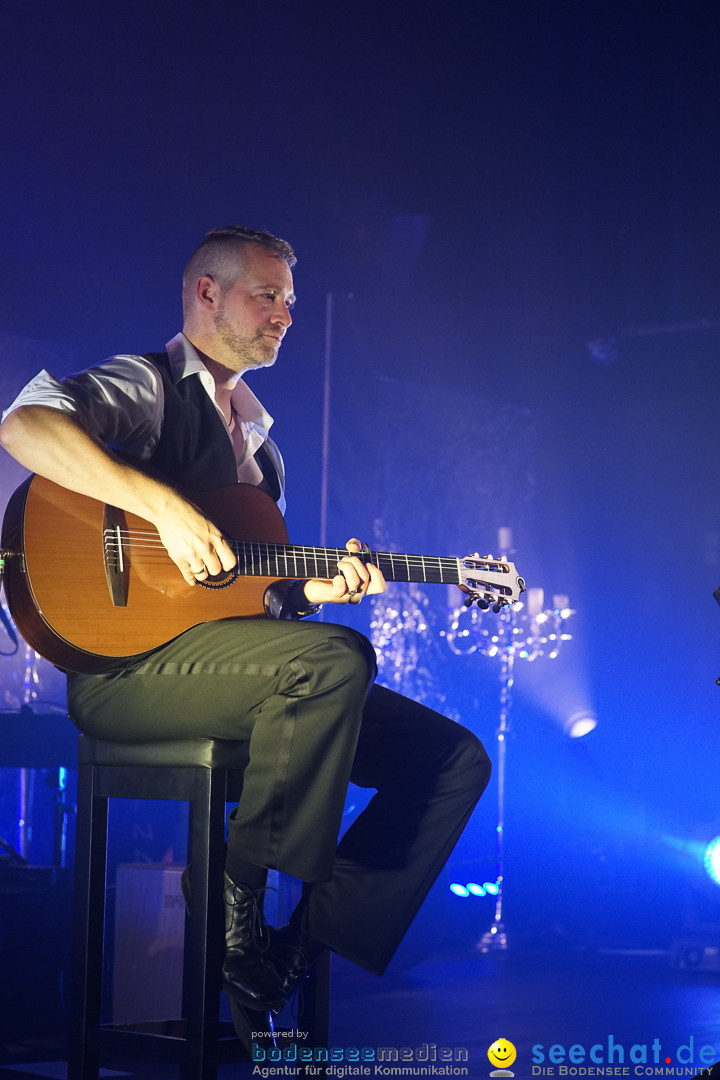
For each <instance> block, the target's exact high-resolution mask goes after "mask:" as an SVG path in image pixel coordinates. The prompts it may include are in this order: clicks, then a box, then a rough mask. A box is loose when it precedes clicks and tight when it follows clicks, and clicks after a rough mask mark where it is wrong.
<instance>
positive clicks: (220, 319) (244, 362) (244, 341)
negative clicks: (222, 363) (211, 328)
mask: <svg viewBox="0 0 720 1080" xmlns="http://www.w3.org/2000/svg"><path fill="white" fill-rule="evenodd" d="M213 321H214V323H215V331H216V333H217V335H218V337H219V338H220V340H221V341H222V343H223V345H224V346H225V349H226V350H227V353H226V356H232V358H233V360H234V362H235V363H234V370H235V371H240V372H242V371H252V370H254V369H256V368H264V367H272V365H273V364H274V363H275V361H276V359H277V343H276V342H274V341H272V340H271V339H269V338H267V337H266V336H265V335H264V334H262V333H261V332H258V333H257V334H255V335H253V336H252V337H247V336H246V335H244V334H239V333H238V332H237V330H233V328H232V327H231V326H230V324H229V323H228V321H227V319H226V318H225V315H224V314H223V312H222V311H218V312H216V314H215V315H214V317H213Z"/></svg>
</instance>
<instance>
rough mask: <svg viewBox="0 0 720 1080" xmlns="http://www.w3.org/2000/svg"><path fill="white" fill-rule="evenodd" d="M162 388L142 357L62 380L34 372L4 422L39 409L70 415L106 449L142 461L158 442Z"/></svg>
mask: <svg viewBox="0 0 720 1080" xmlns="http://www.w3.org/2000/svg"><path fill="white" fill-rule="evenodd" d="M163 397H164V395H163V385H162V379H161V378H160V376H159V374H158V372H157V370H156V369H155V368H154V367H153V365H152V364H151V363H150V362H149V361H148V360H146V359H145V358H144V357H142V356H114V357H112V358H111V359H110V360H106V361H105V362H104V363H103V364H99V365H98V366H97V367H93V368H88V369H86V370H85V371H81V372H79V373H78V374H76V375H71V376H69V377H68V378H66V379H57V378H56V377H55V376H54V375H52V374H51V373H50V372H49V371H44V370H43V371H41V372H39V373H38V374H37V375H36V376H35V378H34V379H31V381H30V382H29V383H28V384H27V386H25V387H24V389H23V390H21V391H20V393H19V394H18V396H17V397H16V398H15V400H14V401H13V403H12V405H10V407H9V408H8V409H7V410H6V411H5V413H4V414H3V419H4V418H5V416H8V415H9V414H10V413H11V412H13V411H14V410H15V409H18V408H20V407H21V406H24V405H42V406H44V407H45V408H48V409H57V410H58V411H59V412H65V413H69V414H71V415H73V416H74V417H75V418H76V419H77V421H78V423H79V424H80V425H81V426H82V427H83V428H84V430H85V431H87V432H88V434H90V435H92V436H93V437H94V438H96V439H98V441H99V442H102V443H104V444H105V445H106V446H110V447H114V448H115V449H118V450H124V451H125V452H127V453H129V454H132V455H133V456H135V457H138V458H140V459H147V458H148V457H149V456H150V455H151V454H152V451H153V450H154V448H155V445H156V443H157V440H158V439H159V437H160V431H161V429H162V418H163V406H164V400H163Z"/></svg>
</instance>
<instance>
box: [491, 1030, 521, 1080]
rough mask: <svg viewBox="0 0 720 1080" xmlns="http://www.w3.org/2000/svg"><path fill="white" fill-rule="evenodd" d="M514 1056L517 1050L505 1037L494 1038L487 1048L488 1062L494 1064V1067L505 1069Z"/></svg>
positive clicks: (510, 1063)
mask: <svg viewBox="0 0 720 1080" xmlns="http://www.w3.org/2000/svg"><path fill="white" fill-rule="evenodd" d="M516 1057H517V1050H516V1049H515V1047H514V1046H513V1044H512V1043H511V1042H509V1041H508V1040H507V1039H496V1040H495V1042H494V1043H493V1044H492V1046H491V1047H490V1049H489V1050H488V1058H489V1059H490V1064H491V1065H494V1066H495V1068H496V1069H507V1068H508V1067H509V1066H510V1065H512V1063H513V1061H514V1060H515V1058H516ZM491 1075H492V1074H491ZM510 1075H512V1073H511V1074H510Z"/></svg>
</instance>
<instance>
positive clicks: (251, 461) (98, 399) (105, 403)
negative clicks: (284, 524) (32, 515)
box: [3, 333, 285, 513]
mask: <svg viewBox="0 0 720 1080" xmlns="http://www.w3.org/2000/svg"><path fill="white" fill-rule="evenodd" d="M166 349H167V354H168V357H169V360H170V370H171V372H172V377H173V380H174V381H175V382H176V383H178V382H180V380H181V379H185V378H187V377H188V376H189V375H193V374H197V375H198V376H199V377H200V381H201V382H202V385H203V386H204V388H205V390H206V391H207V394H208V396H209V397H210V398H211V399H212V401H213V404H215V407H216V408H217V409H218V414H219V415H220V417H221V418H222V419H223V424H224V426H225V429H226V431H227V436H228V439H229V440H230V443H231V445H232V446H233V449H234V451H235V460H236V462H237V475H238V481H239V482H240V483H244V484H255V485H257V484H259V483H260V482H261V480H262V479H263V475H262V471H261V469H260V467H259V466H258V464H257V462H256V461H255V453H256V452H257V450H258V449H259V447H260V446H261V445H263V444H264V445H265V448H266V450H267V452H268V453H269V455H270V457H271V459H272V462H273V464H274V466H275V468H276V470H277V473H278V477H279V479H280V488H281V495H280V499H279V500H278V507H279V509H280V511H281V513H284V512H285V468H284V464H283V460H282V456H281V454H280V451H279V450H278V448H277V447H276V446H275V443H274V442H273V441H272V439H271V438H270V436H269V432H270V428H271V427H272V424H273V418H272V416H270V414H269V413H267V412H266V411H265V409H264V408H263V406H262V405H261V404H260V402H259V401H258V399H257V398H256V397H255V395H254V394H253V392H252V390H250V388H249V387H248V386H246V385H245V383H244V382H243V381H242V379H239V380H238V382H237V385H236V386H235V389H234V390H233V392H232V397H231V406H232V411H233V414H234V418H235V424H236V426H237V427H238V428H239V430H240V431H241V433H242V439H241V440H240V439H237V438H236V439H233V437H232V435H231V432H230V429H229V428H228V427H227V423H226V422H225V418H224V417H223V414H222V411H221V410H220V409H219V408H218V406H217V403H216V402H215V383H214V380H213V378H212V375H211V374H210V372H209V371H208V370H207V368H206V367H205V365H204V364H203V362H202V360H201V359H200V356H199V354H198V353H197V351H196V350H195V348H194V347H193V346H192V345H191V343H190V342H189V341H188V339H187V338H186V337H185V335H184V334H182V333H181V334H177V335H176V336H175V337H174V338H173V339H172V341H169V342H168V343H167V346H166ZM164 404H165V403H164V388H163V382H162V379H161V378H160V375H159V374H158V372H157V369H156V368H155V367H154V366H153V364H152V363H151V362H150V361H149V360H146V359H145V358H144V357H142V356H135V355H123V354H121V355H118V356H112V357H110V359H109V360H105V361H104V362H103V363H101V364H98V365H97V367H92V368H87V369H86V370H85V371H80V372H78V373H77V374H75V375H70V376H68V377H67V378H65V379H57V378H55V376H54V375H51V374H50V372H48V371H45V370H43V371H41V372H39V373H38V374H37V375H36V376H35V378H34V379H31V381H30V382H29V383H28V384H27V386H26V387H24V389H23V390H21V391H20V393H19V394H18V396H17V397H16V398H15V401H13V403H12V405H11V406H10V407H9V408H8V409H7V410H6V412H5V413H4V414H3V418H4V417H5V416H7V415H8V414H9V413H11V412H12V411H13V410H14V409H17V408H19V407H20V406H21V405H44V406H46V407H47V408H51V409H58V410H59V411H60V412H66V413H71V414H73V415H74V416H76V417H77V419H78V422H79V423H80V425H81V427H83V428H84V430H85V431H87V432H88V433H89V434H90V435H92V436H93V437H94V438H96V439H97V440H98V441H99V442H101V443H104V444H105V445H106V446H109V447H112V448H113V449H116V450H123V451H125V452H126V453H128V454H131V455H132V456H133V457H136V458H138V459H139V460H140V461H147V460H148V459H149V458H150V457H151V456H152V453H153V451H154V449H155V447H156V445H157V442H158V439H159V438H160V432H161V430H162V423H163V413H164Z"/></svg>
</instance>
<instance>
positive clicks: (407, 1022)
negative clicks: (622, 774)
mask: <svg viewBox="0 0 720 1080" xmlns="http://www.w3.org/2000/svg"><path fill="white" fill-rule="evenodd" d="M4 977H5V978H7V973H4ZM38 1009H42V998H41V995H39V997H38ZM498 1039H503V1040H507V1041H509V1042H510V1043H512V1044H513V1046H514V1047H515V1049H516V1052H517V1057H516V1059H515V1060H514V1062H513V1063H512V1064H511V1065H510V1071H511V1072H512V1073H513V1074H514V1075H515V1076H516V1077H518V1078H525V1077H531V1076H553V1077H559V1076H588V1075H590V1076H597V1075H614V1076H618V1075H620V1076H622V1075H624V1076H630V1077H639V1076H660V1075H662V1076H677V1077H679V1076H684V1077H690V1076H694V1075H696V1074H698V1073H701V1072H702V1071H703V1069H706V1068H707V1067H708V1065H710V1064H711V1063H713V1062H717V1061H719V1060H720V973H717V972H715V973H713V972H702V971H687V970H676V969H673V968H672V967H671V965H670V962H669V956H668V954H667V953H664V952H661V951H605V952H599V951H590V950H574V949H568V948H564V949H563V948H561V947H558V948H557V949H549V948H548V949H542V950H540V949H537V950H535V949H532V948H527V949H513V948H510V949H508V951H507V952H504V953H491V954H488V955H475V954H472V953H470V954H468V953H467V952H466V953H465V954H458V955H456V956H454V957H448V956H447V955H445V956H443V957H437V958H430V959H427V960H425V961H424V962H422V963H420V964H418V965H417V966H416V967H414V968H412V969H411V970H407V971H404V972H392V971H391V972H390V974H388V975H386V976H384V977H382V978H377V977H375V976H371V975H368V974H366V973H365V972H362V971H360V970H358V969H357V968H354V967H352V966H351V965H349V964H347V963H345V962H343V961H335V964H334V970H333V1013H332V1026H331V1038H330V1044H331V1046H332V1047H336V1048H339V1049H341V1050H342V1051H343V1057H344V1059H345V1060H344V1062H343V1063H342V1064H343V1065H347V1064H348V1063H350V1059H352V1048H358V1049H359V1050H363V1049H365V1050H368V1051H371V1052H373V1053H374V1060H373V1061H371V1062H370V1064H369V1069H370V1071H369V1072H367V1073H364V1074H362V1073H360V1074H358V1073H357V1072H355V1073H354V1074H353V1073H351V1072H346V1073H345V1074H344V1075H345V1077H346V1078H347V1077H351V1076H353V1075H355V1076H357V1075H365V1076H377V1075H396V1076H398V1075H400V1076H406V1077H412V1076H413V1075H418V1076H428V1075H454V1076H460V1077H462V1076H467V1077H473V1078H474V1077H486V1076H490V1074H491V1071H492V1070H493V1066H492V1065H491V1064H490V1062H489V1059H488V1049H489V1048H490V1046H491V1045H492V1044H493V1043H495V1042H496V1040H498ZM553 1048H554V1049H553ZM394 1050H398V1052H399V1058H398V1060H397V1061H396V1062H394V1064H393V1061H392V1058H393V1056H394V1054H393V1051H394ZM381 1052H382V1053H381ZM2 1054H3V1056H2V1057H0V1077H2V1078H3V1080H4V1078H7V1080H12V1078H15V1080H23V1078H24V1080H27V1078H28V1076H36V1077H49V1078H56V1077H57V1078H62V1080H64V1078H65V1066H64V1063H63V1056H64V1054H63V1048H62V1046H58V1045H57V1044H53V1042H52V1040H42V1039H36V1040H34V1042H33V1043H31V1044H26V1045H16V1046H14V1047H13V1046H6V1047H5V1049H4V1051H2ZM448 1056H449V1057H451V1058H452V1062H451V1066H452V1070H453V1072H452V1073H450V1074H448V1073H447V1072H445V1073H439V1072H438V1071H437V1070H439V1069H441V1068H443V1067H444V1065H445V1066H446V1064H447V1059H448ZM381 1057H384V1060H385V1064H383V1065H382V1066H381V1067H382V1069H386V1068H388V1067H390V1068H391V1069H395V1070H398V1069H402V1070H403V1071H402V1072H397V1071H395V1073H389V1074H388V1073H385V1072H381V1071H380V1070H378V1069H376V1066H378V1064H379V1063H380V1060H381ZM668 1059H669V1060H668ZM103 1064H104V1069H103V1072H102V1074H101V1075H103V1076H106V1077H113V1076H129V1077H133V1078H134V1080H166V1078H167V1080H170V1078H171V1077H172V1078H173V1080H174V1077H175V1076H176V1075H177V1073H176V1067H175V1066H164V1065H161V1064H158V1063H157V1062H153V1063H152V1065H147V1064H145V1065H143V1063H141V1062H139V1061H128V1060H123V1061H119V1060H112V1059H109V1060H106V1061H104V1062H103ZM431 1065H432V1066H434V1070H435V1071H428V1070H429V1069H430V1066H431ZM338 1066H339V1067H337V1069H336V1072H335V1076H336V1077H341V1076H342V1073H341V1072H340V1067H341V1065H340V1063H338ZM357 1066H358V1062H357V1061H356V1062H355V1068H357ZM252 1069H253V1066H252V1064H251V1063H248V1064H243V1065H226V1066H222V1067H221V1068H220V1069H219V1071H218V1080H231V1078H233V1077H240V1078H242V1077H245V1076H247V1077H249V1076H251V1075H252ZM610 1069H612V1072H611V1073H610V1072H609V1070H610ZM551 1070H552V1071H551ZM717 1071H718V1070H713V1074H712V1075H713V1076H714V1075H716V1074H717ZM255 1075H258V1076H262V1073H260V1071H259V1069H258V1067H257V1066H256V1072H255ZM271 1075H272V1074H271ZM274 1075H278V1073H275V1074H274ZM280 1075H291V1074H290V1073H289V1071H288V1072H287V1073H285V1072H284V1070H283V1072H282V1073H281V1074H280Z"/></svg>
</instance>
